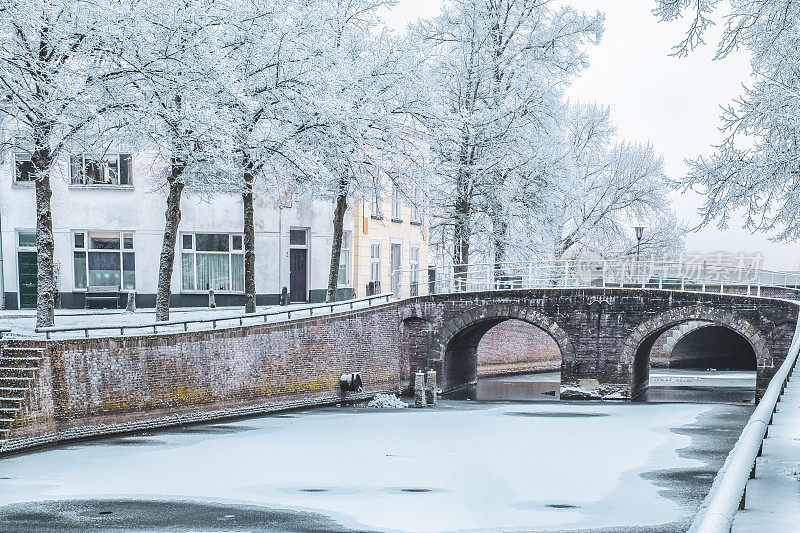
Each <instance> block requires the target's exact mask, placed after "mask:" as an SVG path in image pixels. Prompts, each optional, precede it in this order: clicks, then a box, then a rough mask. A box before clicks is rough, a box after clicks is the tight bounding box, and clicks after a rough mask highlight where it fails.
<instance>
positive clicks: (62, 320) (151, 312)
mask: <svg viewBox="0 0 800 533" xmlns="http://www.w3.org/2000/svg"><path fill="white" fill-rule="evenodd" d="M340 303H344V302H340ZM377 303H379V302H378V301H376V302H374V303H373V305H375V304H377ZM318 305H320V304H305V303H302V304H292V305H286V306H279V305H274V306H261V307H258V309H256V313H272V312H277V313H283V312H284V311H292V317H291V318H293V319H294V318H303V317H308V316H310V312H309V311H307V309H309V308H313V307H314V306H318ZM367 306H368V304H367V302H357V303H355V304H354V307H355V308H361V307H367ZM347 309H348V307H347V305H346V304H345V305H341V306H338V307H336V309H335V311H336V312H339V311H345V310H347ZM304 310H305V311H304ZM329 312H330V310H329V309H325V308H322V309H320V308H317V309H314V310H313V314H314V315H324V314H328V313H329ZM242 316H245V317H246V318H244V319H243V324H244V325H251V324H256V323H264V322H265V320H264V318H263V317H260V316H258V315H255V316H253V315H250V316H248V315H245V314H244V308H243V307H217V308H214V309H209V308H197V307H183V308H173V309H171V310H170V316H169V318H170V322H174V321H183V320H209V321H210V320H219V321H221V322H220V323H219V324H217V325H216V328H217V329H219V328H223V327H232V326H238V325H239V323H238V321H237V320H227V321H226V320H225V319H232V318H237V317H242ZM284 320H287V317H286V315H285V314H279V315H276V316H271V317H268V319H267V320H266V322H270V323H271V322H280V321H284ZM155 322H156V314H155V309H152V308H146V309H138V310H137V311H136V312H135V313H126V312H125V311H124V310H121V309H57V310H56V316H55V327H59V328H69V327H76V328H80V327H100V326H102V327H107V328H109V329H113V328H119V327H125V328H135V327H136V326H149V325H152V324H154V323H155ZM35 328H36V312H35V311H33V310H30V311H29V310H21V311H20V310H0V329H10V330H11V332H10V333H5V334H4V335H3V337H4V338H45V334H44V333H36V331H35ZM187 329H188V331H201V330H208V329H214V327H213V325H212V323H211V322H207V323H196V324H190V325H189V326H188V328H187ZM180 331H184V327H183V326H182V325H174V326H159V328H158V333H175V332H180ZM90 333H91V336H93V337H98V336H107V335H109V334H114V333H113V332H110V331H108V330H102V331H97V332H90ZM147 333H152V331H148V330H147V329H144V328H141V329H130V330H127V329H126V331H125V334H128V335H137V334H147ZM116 334H118V332H117V333H116ZM83 336H84V332H83V331H82V330H81V331H76V332H67V333H54V334H53V338H77V337H83Z"/></svg>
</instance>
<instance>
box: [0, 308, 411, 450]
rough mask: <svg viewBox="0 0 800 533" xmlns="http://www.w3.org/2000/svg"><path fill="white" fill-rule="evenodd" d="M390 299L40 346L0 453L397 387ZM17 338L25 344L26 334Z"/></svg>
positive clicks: (398, 364) (327, 401)
mask: <svg viewBox="0 0 800 533" xmlns="http://www.w3.org/2000/svg"><path fill="white" fill-rule="evenodd" d="M398 326H399V323H398V311H397V304H389V305H383V306H380V307H376V308H372V309H364V310H356V311H350V312H346V313H339V314H334V315H326V316H320V317H313V318H303V319H296V320H292V321H289V322H282V323H275V324H263V325H257V326H245V327H236V328H229V329H222V330H211V331H198V332H187V333H174V334H162V335H146V336H136V337H105V338H96V339H70V340H58V341H48V342H46V343H35V344H36V345H39V346H43V347H45V348H46V350H45V353H44V357H43V359H42V361H41V362H40V365H39V370H38V371H37V373H36V379H35V380H34V382H33V384H32V386H31V388H30V390H29V391H28V393H27V394H26V400H25V402H24V404H23V411H22V412H21V413H20V416H19V417H18V419H17V421H16V422H15V423H14V427H13V428H12V433H11V434H10V439H9V440H8V441H7V442H6V443H5V444H4V445H3V447H2V449H0V453H2V452H7V451H13V450H19V449H22V448H28V447H31V446H36V445H41V444H49V443H54V442H60V441H63V440H68V439H74V438H81V437H88V436H97V435H103V434H110V433H119V432H125V431H134V430H140V429H148V428H153V427H161V426H166V425H176V424H182V423H189V422H200V421H207V420H214V419H217V418H223V417H230V416H243V415H247V414H257V413H266V412H271V411H275V410H282V409H288V408H295V407H304V406H312V405H325V404H331V403H336V402H338V401H341V400H342V398H343V396H342V393H341V392H340V391H339V376H340V375H341V374H342V373H349V372H361V374H362V379H363V383H364V394H362V395H360V396H353V397H351V396H350V395H348V397H347V399H348V400H349V399H356V398H366V397H369V396H370V395H374V393H376V392H385V391H397V390H398V389H399V387H400V372H401V368H402V366H403V365H402V364H401V352H400V344H401V343H400V337H399V332H400V330H399V327H398ZM16 345H18V346H21V345H27V346H33V345H34V343H20V342H17V343H16Z"/></svg>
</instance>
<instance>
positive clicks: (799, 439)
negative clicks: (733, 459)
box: [731, 374, 800, 533]
mask: <svg viewBox="0 0 800 533" xmlns="http://www.w3.org/2000/svg"><path fill="white" fill-rule="evenodd" d="M731 531H732V532H733V533H752V532H753V531H757V532H759V533H770V532H773V531H774V532H776V533H787V532H789V531H800V375H798V374H794V377H793V378H792V380H791V381H789V385H788V386H787V387H786V391H785V392H784V395H783V398H782V399H781V401H780V403H778V411H777V412H776V413H775V415H774V416H773V417H772V424H771V425H770V426H769V433H768V436H767V438H766V439H764V448H763V454H762V456H761V457H759V458H758V459H757V460H756V477H755V479H751V480H750V481H748V482H747V492H746V500H745V510H743V511H739V512H738V513H736V518H735V520H734V522H733V528H732V530H731Z"/></svg>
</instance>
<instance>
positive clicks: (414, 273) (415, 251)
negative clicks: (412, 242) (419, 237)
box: [409, 246, 419, 296]
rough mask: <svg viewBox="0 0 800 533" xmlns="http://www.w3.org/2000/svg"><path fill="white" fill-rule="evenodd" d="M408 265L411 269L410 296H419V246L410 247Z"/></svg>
mask: <svg viewBox="0 0 800 533" xmlns="http://www.w3.org/2000/svg"><path fill="white" fill-rule="evenodd" d="M409 263H410V267H411V280H410V289H411V296H419V246H412V247H411V249H410V250H409Z"/></svg>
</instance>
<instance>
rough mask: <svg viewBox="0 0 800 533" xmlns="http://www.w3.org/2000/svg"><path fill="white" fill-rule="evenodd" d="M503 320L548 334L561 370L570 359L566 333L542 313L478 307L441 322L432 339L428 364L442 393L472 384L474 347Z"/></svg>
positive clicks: (475, 365)
mask: <svg viewBox="0 0 800 533" xmlns="http://www.w3.org/2000/svg"><path fill="white" fill-rule="evenodd" d="M507 320H521V321H523V322H527V323H528V324H531V325H533V326H535V327H537V328H539V329H541V330H543V331H545V332H546V333H548V334H549V335H550V337H552V339H553V340H554V341H555V343H556V345H557V346H558V348H559V350H560V352H561V361H562V363H561V364H562V367H563V365H564V363H565V362H568V361H572V360H573V359H574V357H575V350H574V348H573V345H572V342H571V341H570V339H569V336H568V335H567V332H566V331H564V329H563V328H561V326H559V325H558V324H557V323H556V322H555V320H553V319H552V318H550V317H549V316H547V315H545V314H544V313H541V312H539V311H537V310H535V309H531V308H528V307H526V306H522V305H507V304H496V305H492V304H489V305H481V306H477V307H474V308H472V309H469V310H467V311H464V312H463V313H461V314H460V315H458V316H456V317H455V318H452V319H451V320H449V321H447V322H445V323H444V324H443V325H442V327H440V328H439V330H438V331H436V332H435V334H434V336H433V339H432V342H431V349H430V351H429V353H428V364H429V366H430V367H432V368H434V369H436V370H437V372H438V374H439V376H440V386H441V388H442V391H444V392H449V391H453V390H457V389H459V388H461V387H462V386H466V385H470V384H473V383H475V381H476V380H477V372H478V344H479V343H480V341H481V339H482V338H483V336H484V335H485V334H486V333H487V332H488V331H489V330H490V329H492V328H493V327H494V326H496V325H498V324H500V323H501V322H505V321H507Z"/></svg>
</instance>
